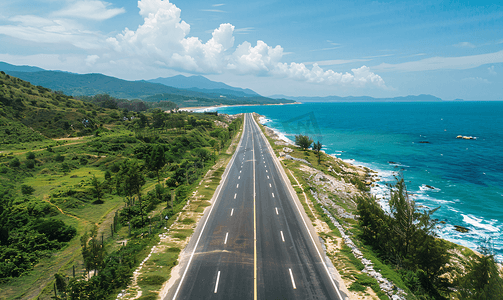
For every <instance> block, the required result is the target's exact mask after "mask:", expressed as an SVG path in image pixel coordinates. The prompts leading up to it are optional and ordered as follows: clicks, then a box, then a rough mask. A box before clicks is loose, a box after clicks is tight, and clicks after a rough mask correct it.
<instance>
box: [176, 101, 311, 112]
mask: <svg viewBox="0 0 503 300" xmlns="http://www.w3.org/2000/svg"><path fill="white" fill-rule="evenodd" d="M294 104H302V102H294V103H269V104H236V105H214V106H190V107H181V108H180V109H179V110H181V111H187V112H205V111H210V110H213V109H218V108H223V107H241V106H271V105H294Z"/></svg>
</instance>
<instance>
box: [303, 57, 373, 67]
mask: <svg viewBox="0 0 503 300" xmlns="http://www.w3.org/2000/svg"><path fill="white" fill-rule="evenodd" d="M366 61H371V59H358V58H356V59H332V60H321V61H316V62H305V63H304V64H305V65H314V64H317V65H318V66H333V65H343V64H350V63H354V62H366Z"/></svg>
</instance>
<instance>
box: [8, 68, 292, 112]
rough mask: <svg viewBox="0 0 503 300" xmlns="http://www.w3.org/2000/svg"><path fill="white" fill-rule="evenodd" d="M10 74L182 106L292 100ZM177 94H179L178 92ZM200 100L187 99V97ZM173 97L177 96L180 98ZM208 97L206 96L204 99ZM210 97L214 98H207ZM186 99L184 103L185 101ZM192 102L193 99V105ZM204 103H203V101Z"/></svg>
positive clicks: (62, 87)
mask: <svg viewBox="0 0 503 300" xmlns="http://www.w3.org/2000/svg"><path fill="white" fill-rule="evenodd" d="M7 73H8V74H10V75H11V76H15V77H18V78H21V79H23V80H26V81H29V82H31V83H32V84H34V85H41V86H44V87H47V88H49V89H51V90H54V91H62V92H63V93H65V94H67V95H72V96H92V95H97V94H108V95H110V96H112V97H115V98H122V99H145V100H146V101H157V100H155V99H156V98H155V97H154V98H150V97H151V96H155V95H163V96H161V98H163V97H164V98H166V97H167V95H170V96H169V97H170V98H169V100H170V101H173V102H175V103H177V104H179V105H180V104H181V105H180V106H202V105H208V103H211V104H210V105H216V104H227V105H236V104H270V103H290V102H293V101H291V100H285V99H279V100H277V99H271V98H266V97H262V96H251V97H239V96H235V95H226V94H224V95H222V94H220V93H215V92H212V93H204V92H199V91H192V90H184V89H178V88H174V87H170V86H166V85H164V84H160V83H152V82H147V81H143V80H141V81H127V80H122V79H118V78H115V77H110V76H106V75H103V74H74V73H67V72H58V71H42V72H18V71H9V72H7ZM175 95H176V96H175ZM194 98H197V99H196V100H197V101H192V102H187V100H195V99H194ZM171 99H175V100H176V99H178V102H177V101H174V100H171ZM203 99H206V100H203ZM207 99H212V100H211V101H210V100H207ZM184 102H185V104H183V103H184ZM191 103H194V105H192V104H191ZM200 103H201V104H200Z"/></svg>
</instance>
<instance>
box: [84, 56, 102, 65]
mask: <svg viewBox="0 0 503 300" xmlns="http://www.w3.org/2000/svg"><path fill="white" fill-rule="evenodd" d="M98 59H100V57H99V56H98V55H88V56H87V58H86V65H87V66H88V67H91V66H93V65H94V64H95V63H96V61H98Z"/></svg>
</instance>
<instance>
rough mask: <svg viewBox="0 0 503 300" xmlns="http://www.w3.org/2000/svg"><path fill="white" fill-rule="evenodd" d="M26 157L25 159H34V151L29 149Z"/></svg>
mask: <svg viewBox="0 0 503 300" xmlns="http://www.w3.org/2000/svg"><path fill="white" fill-rule="evenodd" d="M26 158H27V159H35V153H33V152H31V151H30V152H28V153H26Z"/></svg>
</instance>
